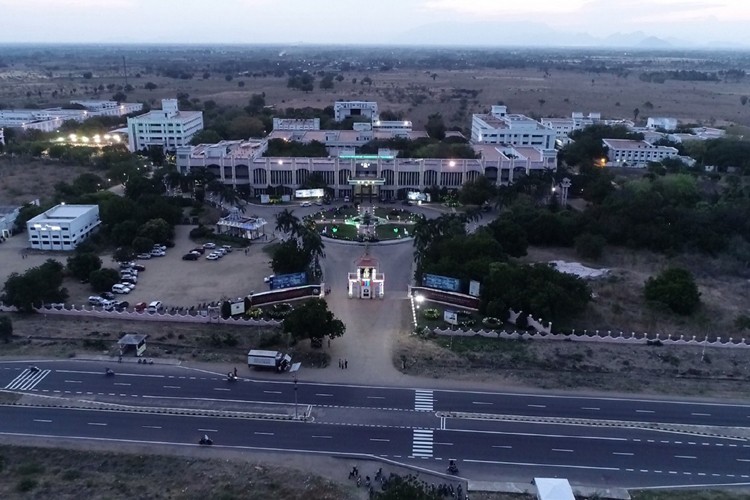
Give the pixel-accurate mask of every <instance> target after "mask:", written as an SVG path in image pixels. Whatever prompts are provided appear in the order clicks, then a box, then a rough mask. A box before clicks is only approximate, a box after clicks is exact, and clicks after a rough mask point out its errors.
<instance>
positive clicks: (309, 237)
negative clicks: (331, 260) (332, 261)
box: [300, 228, 325, 262]
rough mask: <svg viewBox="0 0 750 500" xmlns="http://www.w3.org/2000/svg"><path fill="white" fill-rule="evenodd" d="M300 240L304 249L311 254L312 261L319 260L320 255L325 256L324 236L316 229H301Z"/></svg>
mask: <svg viewBox="0 0 750 500" xmlns="http://www.w3.org/2000/svg"><path fill="white" fill-rule="evenodd" d="M300 240H301V242H302V249H303V250H304V251H305V253H306V254H308V255H309V256H310V261H311V262H312V261H315V260H317V259H318V257H324V256H325V255H324V254H323V250H325V245H324V244H323V238H322V237H321V236H320V233H318V232H317V231H316V230H315V229H309V228H304V229H303V230H302V231H301V234H300Z"/></svg>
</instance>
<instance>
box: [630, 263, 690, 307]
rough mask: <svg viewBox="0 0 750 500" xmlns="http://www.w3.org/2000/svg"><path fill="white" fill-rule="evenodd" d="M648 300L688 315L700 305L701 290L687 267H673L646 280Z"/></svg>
mask: <svg viewBox="0 0 750 500" xmlns="http://www.w3.org/2000/svg"><path fill="white" fill-rule="evenodd" d="M643 293H644V296H645V297H646V300H648V301H649V302H653V303H659V304H662V305H664V306H666V307H668V308H669V309H671V310H672V311H673V312H675V313H677V314H681V315H684V316H687V315H689V314H692V313H693V311H695V310H696V309H697V308H698V306H699V305H700V296H701V294H700V292H699V291H698V286H697V285H696V284H695V280H694V279H693V275H692V274H690V271H687V270H685V269H681V268H677V267H672V268H669V269H666V270H664V271H663V272H661V273H660V274H659V275H658V276H656V277H651V278H649V279H648V280H647V281H646V286H645V287H644V290H643Z"/></svg>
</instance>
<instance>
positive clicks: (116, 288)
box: [89, 283, 133, 299]
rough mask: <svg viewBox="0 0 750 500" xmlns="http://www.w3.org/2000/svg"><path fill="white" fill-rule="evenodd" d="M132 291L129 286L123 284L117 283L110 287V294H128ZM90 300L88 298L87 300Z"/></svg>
mask: <svg viewBox="0 0 750 500" xmlns="http://www.w3.org/2000/svg"><path fill="white" fill-rule="evenodd" d="M132 290H133V289H132V288H130V287H129V286H127V285H125V284H123V283H117V284H116V285H112V293H122V294H126V293H130V292H131V291H132ZM89 299H90V298H89Z"/></svg>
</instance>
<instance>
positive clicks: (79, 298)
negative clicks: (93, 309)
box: [0, 226, 271, 308]
mask: <svg viewBox="0 0 750 500" xmlns="http://www.w3.org/2000/svg"><path fill="white" fill-rule="evenodd" d="M192 228H193V226H177V227H176V228H175V246H174V248H169V249H167V255H166V256H164V257H153V258H151V259H149V260H137V262H138V263H139V264H142V265H144V266H145V267H146V270H145V271H143V272H141V273H138V283H137V285H136V288H135V289H134V290H133V291H132V292H130V293H129V294H127V295H117V296H116V298H117V300H126V301H128V302H129V303H130V305H131V307H132V305H133V304H135V303H137V302H147V303H148V302H151V301H154V300H160V301H161V302H162V303H163V304H164V307H166V308H170V307H190V306H197V305H198V304H200V303H205V302H212V301H218V300H220V299H223V298H230V299H235V298H238V297H244V296H246V295H248V294H249V293H250V292H253V291H255V292H260V291H265V290H268V285H266V284H264V283H263V277H264V276H267V275H268V274H271V266H270V264H269V261H270V260H271V257H270V256H269V255H268V254H266V253H265V252H263V250H262V248H263V246H265V245H267V244H268V243H265V242H263V243H258V244H253V245H251V246H250V247H249V250H248V254H247V255H245V252H244V250H243V249H241V248H235V249H234V251H233V252H231V253H229V254H228V255H225V256H224V257H222V258H221V259H219V260H215V261H210V260H206V257H205V255H202V256H201V257H200V258H199V259H198V260H196V261H185V260H182V256H183V255H184V254H186V253H188V252H189V251H190V250H191V249H192V248H195V247H196V246H200V245H198V244H196V243H194V242H193V241H191V240H190V239H189V237H188V235H189V233H190V229H192ZM216 243H217V244H219V245H221V243H220V242H216ZM27 244H28V242H27V240H26V234H21V235H17V236H14V237H13V238H11V239H10V240H8V241H6V242H5V243H3V244H2V245H0V279H1V280H2V283H5V280H6V279H7V278H8V276H9V275H10V274H11V273H12V272H18V273H23V272H24V271H25V270H26V269H28V268H30V267H33V266H38V265H40V264H42V263H43V262H44V261H45V260H47V259H49V258H52V259H56V260H58V261H60V262H61V263H63V264H65V263H66V261H67V258H68V256H69V255H70V254H68V253H62V252H59V253H57V252H56V253H53V252H39V253H36V252H35V253H29V254H28V255H27V257H26V258H22V251H23V249H25V248H26V247H27ZM208 253H209V251H207V252H206V255H208ZM101 259H102V266H103V267H113V268H117V267H118V266H117V263H116V262H113V261H112V259H111V257H110V256H109V255H102V256H101ZM63 286H65V287H66V288H67V289H68V292H69V298H68V300H67V303H69V304H87V303H88V300H87V299H88V297H89V296H90V295H96V294H94V292H93V290H92V289H91V287H90V286H89V285H84V284H81V283H79V282H78V281H77V280H75V279H73V278H67V279H66V280H65V282H64V284H63Z"/></svg>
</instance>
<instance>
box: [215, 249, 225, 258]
mask: <svg viewBox="0 0 750 500" xmlns="http://www.w3.org/2000/svg"><path fill="white" fill-rule="evenodd" d="M214 253H215V254H219V255H221V256H222V257H224V256H225V255H226V254H227V250H226V248H217V249H216V250H214Z"/></svg>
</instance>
